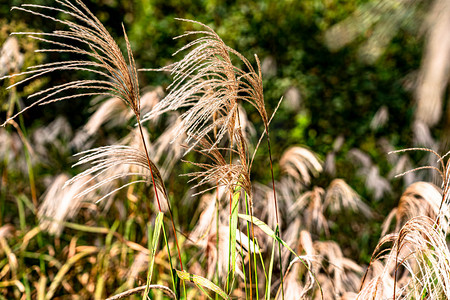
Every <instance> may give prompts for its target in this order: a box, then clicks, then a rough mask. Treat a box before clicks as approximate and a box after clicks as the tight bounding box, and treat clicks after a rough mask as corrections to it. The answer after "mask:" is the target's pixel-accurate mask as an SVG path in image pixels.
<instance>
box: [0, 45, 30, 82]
mask: <svg viewBox="0 0 450 300" xmlns="http://www.w3.org/2000/svg"><path fill="white" fill-rule="evenodd" d="M23 62H24V55H23V54H22V53H21V52H20V47H19V42H18V41H17V39H16V38H15V37H13V36H10V37H8V38H7V39H6V41H5V42H4V43H3V46H2V49H1V50H0V76H4V75H6V74H9V73H10V72H17V71H18V70H20V69H21V68H22V65H23Z"/></svg>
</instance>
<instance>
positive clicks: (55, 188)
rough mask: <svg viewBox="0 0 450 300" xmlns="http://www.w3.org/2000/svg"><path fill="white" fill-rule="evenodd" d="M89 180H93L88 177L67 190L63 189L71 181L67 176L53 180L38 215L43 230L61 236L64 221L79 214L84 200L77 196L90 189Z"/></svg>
mask: <svg viewBox="0 0 450 300" xmlns="http://www.w3.org/2000/svg"><path fill="white" fill-rule="evenodd" d="M89 179H91V178H90V177H89V176H86V177H84V178H82V180H78V181H77V182H76V183H75V184H72V185H71V186H70V187H69V188H66V189H63V188H62V186H63V185H64V183H65V182H66V181H67V180H69V177H68V176H67V175H65V174H61V175H58V176H57V177H56V178H55V179H54V180H53V183H52V184H51V185H50V186H49V187H48V189H47V191H46V192H45V194H44V198H43V200H42V202H41V204H40V206H39V210H38V213H37V215H38V218H39V223H40V227H41V228H42V229H43V230H47V231H48V232H49V233H51V234H55V235H60V234H61V232H62V230H63V228H64V221H66V220H67V219H70V218H72V217H74V216H75V215H76V214H77V213H78V210H79V208H80V206H81V204H82V201H83V199H82V198H79V197H76V196H77V195H78V194H79V193H81V192H83V191H85V190H86V188H88V187H90V185H89Z"/></svg>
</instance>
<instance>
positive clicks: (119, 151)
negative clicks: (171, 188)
mask: <svg viewBox="0 0 450 300" xmlns="http://www.w3.org/2000/svg"><path fill="white" fill-rule="evenodd" d="M78 155H84V156H82V157H81V158H80V160H79V161H78V163H77V164H75V165H74V166H77V165H81V164H85V163H89V164H91V165H93V166H92V167H91V168H89V169H87V170H86V171H84V172H82V173H80V174H78V175H77V176H75V177H74V178H72V179H70V180H68V181H67V182H66V184H65V186H67V185H71V184H74V183H75V182H78V181H79V180H83V179H84V178H86V177H89V179H88V180H86V181H85V183H83V186H87V184H88V183H91V182H92V181H93V180H94V179H96V178H100V180H98V182H97V183H95V184H93V185H92V186H89V187H86V188H85V189H83V190H82V191H81V192H80V193H79V194H78V195H77V197H81V196H84V195H86V194H88V193H90V192H93V191H95V190H96V189H98V188H99V187H101V186H103V185H105V184H107V183H110V182H112V181H114V180H117V179H119V178H122V177H127V176H132V175H138V176H142V177H144V178H150V177H151V172H153V177H154V179H155V181H154V182H155V185H156V188H157V189H158V190H159V191H161V192H162V194H163V195H165V196H166V195H167V194H166V189H165V186H164V183H163V180H162V178H161V175H160V173H159V171H158V168H157V167H156V165H155V164H154V163H153V162H152V161H150V166H149V164H148V157H147V156H146V155H145V154H143V153H142V151H140V150H138V149H136V148H133V147H130V146H120V145H113V146H105V147H100V148H95V149H91V150H87V151H84V152H81V153H79V154H78ZM150 168H151V169H150ZM110 170H114V172H112V173H109V172H108V171H110ZM105 174H108V176H106V177H105V178H102V175H105ZM136 182H142V180H136V181H133V182H129V183H127V184H125V185H122V186H121V187H119V188H116V189H114V190H113V191H111V192H109V193H108V194H107V195H104V196H103V197H102V198H100V199H99V200H97V202H98V201H101V200H103V199H104V198H106V197H108V196H109V195H111V194H112V193H114V192H116V191H118V190H120V189H122V188H124V187H126V186H129V185H131V184H133V183H136Z"/></svg>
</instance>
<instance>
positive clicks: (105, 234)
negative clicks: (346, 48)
mask: <svg viewBox="0 0 450 300" xmlns="http://www.w3.org/2000/svg"><path fill="white" fill-rule="evenodd" d="M56 3H57V4H58V7H53V6H43V5H35V4H24V5H22V6H20V7H14V8H13V9H14V10H19V11H22V12H25V13H29V14H33V15H35V16H37V17H42V18H44V19H46V20H50V21H52V22H55V23H59V24H61V25H63V26H64V28H66V29H60V30H55V31H54V32H51V33H35V32H19V33H16V34H26V35H28V36H29V37H31V38H32V39H35V40H38V41H40V42H44V43H47V45H49V46H50V47H54V48H49V49H45V50H40V52H44V53H53V54H61V53H65V54H74V55H77V57H82V58H80V59H77V60H61V61H56V62H49V63H44V64H39V65H36V66H33V67H30V69H29V70H27V71H24V72H21V73H17V74H12V75H6V76H4V77H3V78H2V79H15V78H16V77H19V76H26V78H25V79H22V80H19V81H17V82H14V83H13V84H12V85H11V86H10V90H12V91H14V88H15V87H16V86H17V85H20V84H23V83H25V82H28V81H30V80H32V79H34V78H37V77H40V76H45V75H47V74H48V73H51V72H59V71H65V72H66V71H71V72H72V71H80V70H81V71H87V72H90V73H91V75H93V76H94V77H95V78H96V79H80V80H74V81H72V82H67V83H63V84H59V85H56V86H52V87H48V88H44V89H43V90H41V91H37V92H35V93H33V94H32V95H30V96H29V97H28V98H29V99H30V100H31V101H32V102H31V104H29V105H28V106H26V107H25V108H19V109H18V111H17V112H16V113H13V112H12V111H13V108H10V109H11V110H10V112H11V113H8V114H7V118H6V120H5V121H4V122H3V124H2V127H6V126H8V125H12V126H14V127H15V129H16V130H17V132H18V133H19V134H20V133H22V136H21V138H22V142H23V147H24V150H25V151H28V149H32V145H30V143H28V141H27V134H26V131H25V130H24V127H23V126H18V125H17V123H16V121H15V120H16V119H17V118H23V116H22V114H23V113H24V112H25V111H27V110H28V109H31V108H32V107H33V106H36V105H46V104H51V103H53V102H58V101H63V100H71V99H74V98H80V97H91V96H99V95H100V96H106V97H110V98H109V99H106V100H104V102H102V104H100V105H99V106H97V110H96V112H94V114H93V116H92V118H91V119H90V120H89V121H88V122H87V124H86V126H85V127H84V128H83V130H84V134H85V135H81V133H80V135H78V136H76V139H77V140H78V142H80V141H82V142H83V143H84V142H86V141H87V140H88V139H91V138H92V137H93V136H95V134H94V133H95V131H96V130H98V128H100V127H101V126H102V124H105V123H107V122H108V119H109V118H113V117H117V115H119V116H126V118H127V119H130V118H133V122H134V123H135V125H136V126H135V127H136V128H135V129H130V136H129V137H127V138H125V139H123V140H122V141H121V142H117V143H115V144H112V145H107V146H101V147H96V148H90V149H85V150H84V151H82V152H80V153H78V154H77V155H78V156H79V157H80V158H79V160H78V162H77V163H75V164H74V165H73V167H75V168H77V169H79V168H84V170H83V171H80V172H79V173H78V174H77V175H75V176H73V177H69V176H68V175H65V174H62V175H59V177H54V178H52V179H51V180H52V181H53V182H54V185H53V186H51V187H49V188H48V190H47V193H46V196H45V197H44V198H43V199H42V200H41V201H40V202H41V203H40V204H39V205H38V201H37V192H36V184H35V183H34V182H33V180H34V179H35V177H34V171H33V166H32V164H31V160H30V159H29V157H28V156H27V157H26V160H27V167H28V168H27V170H28V174H29V178H30V195H31V200H30V199H29V197H28V196H27V195H25V194H23V193H22V194H21V195H20V196H17V197H16V198H15V201H16V202H15V204H16V207H17V209H16V210H17V215H18V226H15V225H10V224H3V223H2V218H0V226H1V227H0V280H1V282H0V288H1V290H0V297H10V298H21V297H22V298H32V297H36V298H37V299H51V298H54V297H60V296H63V295H65V294H71V295H78V296H80V297H91V298H94V299H103V298H106V297H108V299H121V298H125V297H143V298H144V299H147V298H151V299H153V298H156V299H163V297H164V296H163V295H165V296H166V297H169V298H172V299H200V298H202V299H206V298H208V299H213V298H214V299H219V298H222V299H236V298H245V299H262V298H264V299H299V298H301V299H312V298H315V299H332V298H336V299H338V298H340V299H367V298H368V297H370V298H373V299H377V298H382V297H393V298H394V299H410V298H411V297H415V298H416V299H418V297H419V298H420V297H422V298H424V297H430V298H433V299H438V298H439V297H441V298H442V297H447V298H448V297H450V292H449V291H448V287H449V286H450V283H449V282H448V281H449V276H448V274H449V273H450V266H449V265H448V261H449V258H450V253H449V251H448V247H447V245H446V243H445V240H446V234H447V232H446V231H447V227H448V211H447V207H448V200H449V199H448V198H449V188H450V184H449V182H450V179H449V178H450V177H449V164H450V163H449V160H448V158H447V155H448V153H447V154H445V155H443V156H440V155H438V154H437V153H436V152H435V151H433V150H429V149H424V148H414V149H403V150H399V151H394V152H393V153H398V152H402V153H403V152H407V151H412V150H414V151H427V152H429V153H432V154H433V155H435V156H436V158H437V160H438V164H439V168H438V167H435V166H431V165H430V166H423V167H419V168H415V169H412V170H410V171H406V172H404V173H402V174H400V175H407V174H409V173H411V172H413V171H419V170H423V169H432V170H434V171H437V172H438V174H439V175H440V177H441V179H442V190H439V189H438V188H435V187H433V186H431V185H427V184H425V183H415V184H413V185H411V186H410V187H409V188H408V189H407V190H406V191H405V194H404V196H402V198H401V199H400V203H399V207H398V208H397V209H396V210H395V211H394V212H393V213H392V214H391V215H390V216H389V217H388V218H387V220H386V224H385V232H387V231H388V229H389V224H390V222H391V221H392V218H394V216H395V217H396V219H397V224H396V229H395V232H394V233H390V234H387V235H384V236H383V237H381V239H380V242H379V244H378V245H377V247H376V249H375V251H374V254H373V256H372V259H371V262H370V265H369V268H368V270H367V271H366V272H365V273H364V274H363V268H362V267H361V266H359V265H358V264H357V263H356V262H354V261H353V260H351V259H349V258H347V257H345V256H344V253H343V251H342V249H341V247H340V246H339V244H338V243H337V242H335V241H329V240H320V239H319V238H318V237H320V236H321V234H322V233H325V237H327V236H329V235H330V227H332V225H333V224H332V221H331V220H330V219H329V216H330V215H333V214H334V215H340V214H342V212H344V211H353V212H354V213H357V214H360V215H361V216H362V217H364V218H366V219H370V218H374V216H375V214H374V213H373V211H372V210H371V209H370V208H369V206H368V205H367V204H365V203H364V201H363V200H362V198H361V197H360V196H359V195H358V194H357V193H356V192H355V191H354V190H353V189H352V188H351V187H350V186H349V185H348V184H347V183H346V182H345V181H344V180H342V179H333V180H331V182H330V184H329V186H328V187H325V186H320V185H316V183H315V182H314V178H316V177H318V176H320V174H321V173H322V172H323V170H324V167H323V163H322V162H321V160H320V159H319V158H318V157H317V156H316V155H315V154H314V152H312V151H311V150H308V149H306V148H303V147H300V146H295V147H291V148H289V149H288V150H287V151H286V152H285V153H284V154H283V155H282V156H281V160H280V161H279V163H280V166H281V171H282V172H281V175H280V177H281V178H279V180H278V178H276V177H275V172H274V163H275V161H274V160H273V158H272V151H271V142H270V134H269V133H270V123H271V120H272V118H273V117H274V115H275V112H276V111H277V109H278V107H276V108H274V109H273V111H274V113H273V114H272V115H271V117H270V118H269V115H268V114H267V111H268V108H267V107H266V103H265V100H264V91H263V84H262V82H263V81H262V73H261V66H260V62H259V59H258V57H257V56H256V55H255V57H254V60H255V64H256V66H257V67H256V68H254V66H253V64H252V63H251V62H250V61H249V60H247V59H246V58H245V57H244V56H243V55H241V54H240V53H239V52H238V51H236V50H234V49H232V48H230V47H229V46H227V45H226V43H225V42H224V41H223V40H222V39H221V38H220V37H219V35H218V34H217V33H216V32H215V31H214V30H213V29H212V28H211V27H209V26H206V25H205V24H202V23H200V22H197V21H193V20H186V19H178V21H179V22H186V23H187V24H189V26H192V27H193V28H198V29H192V30H190V31H187V32H186V33H184V34H182V35H180V36H178V37H176V38H177V39H181V38H182V39H186V40H187V42H186V45H185V46H184V47H182V48H181V49H180V50H179V51H178V52H176V53H175V54H174V55H175V56H177V55H181V54H183V53H184V56H183V57H182V58H181V59H180V60H178V61H177V62H175V63H173V64H172V65H169V66H166V67H162V68H152V69H142V71H170V74H171V76H172V78H173V82H172V84H171V85H169V87H168V89H167V94H166V95H165V96H162V94H163V92H162V91H161V90H160V89H158V91H157V92H154V94H152V97H150V96H148V98H147V100H146V102H145V103H142V101H141V100H142V99H144V98H145V96H141V90H140V88H139V82H138V69H137V66H136V62H135V61H134V58H133V53H132V49H131V44H130V41H129V40H128V38H127V35H126V31H125V28H124V27H123V33H124V37H123V38H124V40H125V45H126V51H122V50H121V49H120V48H119V46H118V45H117V43H116V42H115V39H114V38H113V37H112V36H111V35H110V34H109V32H108V31H107V30H106V28H105V27H104V26H103V25H102V23H101V22H100V21H99V20H98V19H97V18H96V17H95V15H94V14H93V13H91V11H90V10H89V9H88V7H87V6H86V5H85V4H84V3H83V2H82V1H81V0H75V1H73V2H72V1H69V0H60V1H56ZM53 13H56V14H61V15H63V16H64V17H53V16H50V14H53ZM189 39H191V40H189ZM192 39H193V40H192ZM155 94H157V95H155ZM159 95H161V97H160V96H159ZM147 101H148V103H147ZM242 103H246V104H249V105H247V106H250V108H251V109H253V110H254V111H255V112H256V113H257V115H258V116H259V118H260V122H261V123H262V127H263V128H264V132H262V133H261V134H260V139H259V141H258V143H257V145H256V146H255V147H254V148H253V149H254V150H253V151H251V150H249V149H250V148H252V147H249V143H250V142H251V141H250V140H249V139H248V138H247V137H246V136H245V131H246V130H245V127H246V126H247V125H246V123H247V122H248V120H247V119H246V117H245V114H246V112H245V111H244V110H243V108H242ZM280 103H281V100H280V102H279V104H278V106H279V105H280ZM144 108H145V110H143V109H144ZM177 110H182V112H181V113H179V112H174V111H177ZM169 113H173V116H175V117H176V121H175V122H172V124H170V126H169V127H170V131H169V129H168V131H167V132H166V133H167V135H165V136H164V137H161V138H160V139H158V140H157V141H155V142H152V141H151V140H150V138H149V133H148V129H149V128H151V125H149V124H151V122H149V121H150V120H153V121H154V122H155V123H156V122H158V120H159V116H162V115H164V114H169ZM119 123H120V122H119ZM21 125H23V124H21ZM122 125H123V126H125V125H126V124H122ZM118 126H120V124H119V125H118ZM150 136H151V135H150ZM264 136H266V140H267V153H266V156H265V158H266V162H267V164H268V166H267V167H268V168H270V177H271V186H270V187H268V186H263V185H258V184H257V183H256V182H254V181H253V180H252V165H253V163H254V159H255V153H256V151H258V149H259V146H260V143H261V141H262V139H263V138H264ZM170 140H171V141H172V142H173V144H171V143H169V141H170ZM181 143H183V145H180V144H181ZM29 152H30V153H31V151H29ZM183 152H184V155H186V157H188V158H192V157H194V158H195V159H197V160H194V161H193V160H190V161H188V165H189V167H190V168H192V169H194V171H190V172H188V173H187V174H185V175H186V176H188V177H190V180H189V181H188V183H187V184H188V185H191V186H192V189H194V190H195V192H192V194H193V195H192V196H194V197H196V196H201V197H202V199H203V200H202V205H199V207H198V212H197V214H198V215H199V217H198V220H196V219H195V218H194V220H193V221H192V222H193V224H194V225H195V227H194V228H193V229H192V230H191V231H190V232H186V231H185V230H188V229H187V227H188V226H187V227H183V226H182V225H181V224H179V223H178V222H179V220H180V214H183V211H182V208H181V205H182V204H183V200H181V198H182V195H180V194H179V193H177V192H176V190H174V189H172V187H171V185H170V184H171V183H172V182H170V180H167V179H168V177H167V175H165V174H169V173H170V172H174V170H173V169H174V166H175V162H172V160H176V159H179V158H181V157H182V156H183ZM26 153H28V152H26ZM360 154H361V153H359V154H358V152H357V151H356V152H355V151H354V155H359V157H360V158H361V159H360V161H362V165H364V166H363V167H364V168H365V169H367V170H371V172H369V173H370V174H372V173H373V172H372V171H373V170H378V169H374V167H373V166H372V165H371V162H370V159H369V160H366V161H365V162H364V156H363V155H360ZM445 159H447V161H446V162H444V161H445ZM161 162H163V166H164V167H163V171H161V168H160V167H158V165H159V164H160V163H161ZM267 172H268V173H269V170H267ZM375 173H376V172H375ZM63 182H65V183H64V184H63ZM146 184H147V185H148V184H151V185H152V188H151V189H150V188H147V185H146ZM1 192H2V193H1V195H0V208H1V210H2V211H3V209H4V207H5V206H6V204H5V202H6V197H5V196H4V188H3V186H1ZM151 199H155V202H154V205H152V203H151V201H150V200H151ZM185 201H186V202H189V203H193V200H192V197H191V198H189V200H185ZM93 202H95V204H94V203H93ZM105 202H106V204H104V203H105ZM101 205H104V207H107V208H103V210H102V209H101V208H100V206H101ZM191 205H192V204H191ZM37 206H39V208H38V209H36V208H37ZM108 209H111V210H115V211H116V212H117V215H118V216H119V217H118V218H113V217H110V216H108V214H109V212H108ZM0 217H3V214H0ZM36 217H37V218H36ZM69 218H78V220H84V222H85V223H84V224H82V223H81V222H79V223H76V222H68V221H67V219H69ZM31 219H34V220H33V221H34V222H35V223H36V225H35V226H33V227H32V228H30V226H29V225H28V224H29V222H30V220H31ZM167 222H169V223H170V225H169V226H170V227H171V232H170V231H168V230H166V226H167V224H166V223H167ZM37 223H39V224H37ZM177 223H178V226H177ZM349 223H350V222H349ZM33 224H34V223H33ZM16 227H17V228H16ZM244 227H245V232H246V235H245V234H244V233H243V232H242V231H241V228H244ZM282 229H283V230H282ZM63 232H64V233H65V234H62V233H63ZM161 232H162V239H163V244H164V246H163V247H160V246H159V242H160V239H161ZM86 236H89V238H86ZM48 241H51V242H50V243H47V242H48ZM388 243H392V248H390V249H385V247H386V245H387V244H388ZM175 252H176V253H177V255H173V253H175ZM138 258H139V259H138ZM131 274H133V275H131ZM136 274H137V275H136ZM142 274H145V275H144V276H142ZM135 277H137V278H135ZM36 278H38V280H34V279H36ZM136 285H140V286H138V287H136Z"/></svg>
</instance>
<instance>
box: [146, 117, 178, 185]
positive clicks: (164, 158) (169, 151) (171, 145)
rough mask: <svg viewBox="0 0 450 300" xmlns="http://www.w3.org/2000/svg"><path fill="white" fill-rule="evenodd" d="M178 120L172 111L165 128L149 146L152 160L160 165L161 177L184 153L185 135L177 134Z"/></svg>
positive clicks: (167, 172) (164, 176)
mask: <svg viewBox="0 0 450 300" xmlns="http://www.w3.org/2000/svg"><path fill="white" fill-rule="evenodd" d="M180 122H181V120H180V119H179V115H178V113H176V112H175V113H173V114H172V115H171V116H170V118H169V120H168V124H169V125H168V127H167V129H166V130H164V132H163V133H162V134H161V135H160V136H159V137H158V138H157V139H156V140H155V141H154V142H153V144H151V146H150V148H151V149H150V152H151V153H152V154H153V159H154V161H155V162H157V163H158V165H159V166H160V171H161V176H162V178H163V179H167V177H168V176H169V175H170V173H171V171H172V169H173V167H174V166H175V164H176V163H177V162H178V161H179V160H180V159H181V158H182V156H183V154H184V151H183V147H182V145H183V141H184V139H185V136H184V135H179V133H178V132H177V131H176V129H177V127H178V125H179V123H180Z"/></svg>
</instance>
